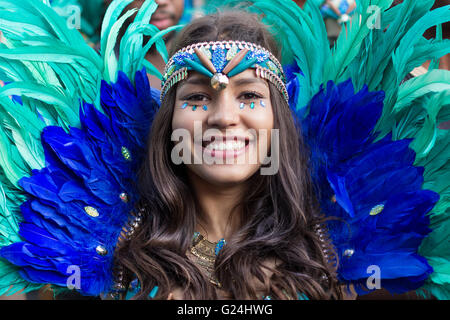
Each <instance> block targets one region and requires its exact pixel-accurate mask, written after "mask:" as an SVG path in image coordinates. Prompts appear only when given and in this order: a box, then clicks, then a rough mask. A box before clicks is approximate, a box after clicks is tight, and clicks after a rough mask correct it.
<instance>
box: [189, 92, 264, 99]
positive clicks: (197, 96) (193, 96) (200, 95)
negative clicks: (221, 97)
mask: <svg viewBox="0 0 450 320" xmlns="http://www.w3.org/2000/svg"><path fill="white" fill-rule="evenodd" d="M249 96H251V97H249ZM205 98H206V99H208V96H207V95H206V94H203V93H194V94H191V95H189V96H187V97H185V98H184V99H183V100H185V101H205ZM239 99H240V100H256V99H262V95H261V94H259V93H258V92H255V91H248V92H243V93H242V94H241V95H240V96H239Z"/></svg>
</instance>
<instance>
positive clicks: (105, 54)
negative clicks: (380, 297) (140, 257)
mask: <svg viewBox="0 0 450 320" xmlns="http://www.w3.org/2000/svg"><path fill="white" fill-rule="evenodd" d="M130 3H131V0H123V1H114V2H113V3H112V4H111V5H110V6H109V8H108V10H107V12H106V15H105V17H104V20H103V22H102V32H101V42H100V55H99V54H97V53H96V52H95V51H94V50H93V49H92V48H91V47H89V46H88V45H87V44H86V43H85V40H84V39H83V38H82V37H81V35H80V33H79V32H78V31H77V30H73V29H68V28H67V26H66V24H65V21H64V19H62V18H61V17H60V16H58V15H57V14H56V13H55V11H54V10H53V9H52V8H51V6H50V5H48V4H45V3H41V2H39V1H35V0H19V1H18V0H14V1H12V0H4V1H0V30H1V31H2V32H3V34H4V36H5V40H4V43H3V44H1V47H0V80H3V81H4V82H5V83H7V84H6V85H5V86H4V87H3V88H1V90H0V117H1V119H2V120H1V125H0V168H1V169H0V235H1V238H0V241H1V242H0V246H1V249H0V255H1V257H2V259H1V260H0V294H5V293H8V294H11V293H15V292H18V291H19V290H22V289H24V291H25V292H28V291H31V290H36V289H39V288H41V287H43V286H44V285H46V284H51V285H52V287H53V288H54V289H55V290H56V291H57V292H59V291H65V290H68V288H67V279H68V277H69V276H70V274H71V270H72V269H71V268H72V267H73V266H76V267H77V268H79V269H80V270H81V275H82V277H81V284H80V288H78V290H79V292H81V293H82V294H84V295H92V296H97V295H100V294H108V293H110V292H115V291H117V290H122V289H123V288H121V287H120V284H119V285H118V284H117V283H116V280H117V279H116V277H115V273H114V270H115V266H114V251H115V247H116V245H117V242H118V239H119V236H120V233H121V231H122V228H123V227H124V226H127V228H128V232H129V234H128V235H131V234H132V232H133V228H134V227H136V226H137V225H138V224H139V219H140V216H139V212H136V210H135V209H136V204H137V202H138V200H139V197H138V193H137V190H136V186H135V185H134V183H133V182H134V181H135V179H136V175H137V169H138V166H139V163H140V162H141V160H142V158H143V156H144V152H145V140H146V137H147V133H148V130H149V127H150V125H151V122H152V119H153V117H154V115H155V113H156V112H157V110H158V107H159V105H160V99H164V96H165V94H166V93H167V91H168V90H170V88H171V87H173V86H174V85H175V84H176V83H177V82H180V81H183V79H185V78H186V77H187V76H188V74H189V71H191V70H195V71H197V72H200V73H202V74H204V75H206V76H208V77H210V78H211V85H212V86H213V87H215V88H217V89H220V88H222V87H224V86H226V84H227V79H228V77H232V76H233V75H235V74H238V73H239V72H242V71H244V70H246V69H248V68H254V69H255V70H256V73H257V76H259V77H262V78H264V79H267V80H268V81H270V82H271V83H273V84H274V85H275V86H276V88H277V89H278V90H279V91H280V92H281V93H282V95H283V96H284V97H285V99H286V100H287V101H288V102H289V105H290V107H291V109H292V113H293V115H294V116H295V119H298V125H299V126H301V128H302V133H303V136H304V139H305V141H306V143H307V145H308V146H309V149H310V150H311V157H310V163H311V167H312V172H311V174H312V177H313V179H314V182H315V185H316V186H317V195H318V197H319V200H320V204H321V209H322V211H323V213H324V214H325V215H326V216H329V217H337V218H338V219H336V220H331V221H330V222H329V223H328V224H327V225H326V228H319V229H318V230H317V232H318V233H319V234H320V235H321V236H323V233H324V231H323V230H324V229H327V230H328V231H327V232H328V234H329V236H330V237H331V240H332V243H333V246H334V248H335V251H336V253H337V257H338V260H339V264H338V276H339V280H340V281H341V282H342V283H344V284H348V285H350V284H352V285H353V286H354V287H355V288H356V289H357V290H358V292H359V293H361V294H362V293H365V292H370V290H369V289H372V288H370V287H368V284H367V283H366V280H367V278H368V276H370V273H368V270H369V269H370V267H371V266H378V267H379V269H380V270H381V273H380V274H379V276H380V277H381V279H380V280H381V285H382V287H383V288H385V289H387V290H389V291H390V292H392V293H403V292H407V291H411V290H417V291H418V292H420V293H423V294H431V295H433V296H435V297H437V298H439V299H449V298H450V237H449V235H450V208H449V197H450V161H449V159H450V157H449V155H450V132H449V131H448V130H441V129H439V124H440V123H442V122H444V121H449V120H450V72H449V71H444V70H438V69H434V66H436V64H437V63H436V61H437V60H438V59H439V58H440V57H442V56H443V55H445V54H447V53H449V51H450V42H449V40H443V39H442V33H441V29H440V28H439V25H440V24H442V23H445V22H448V21H449V20H450V7H449V6H447V7H443V8H439V9H436V10H433V11H430V9H431V7H432V5H433V1H430V0H424V1H404V2H403V3H402V4H400V5H397V6H395V7H393V8H390V6H391V4H392V1H389V0H372V1H369V0H361V1H359V2H358V4H357V9H356V13H355V15H354V17H353V19H352V21H353V22H352V23H351V24H347V25H345V28H344V30H343V32H342V33H341V35H340V37H339V39H338V40H337V43H336V45H335V46H334V48H333V49H330V48H329V44H328V41H327V35H326V31H325V27H324V24H323V21H322V17H321V14H320V12H319V10H318V8H316V7H314V6H312V5H309V4H308V2H307V3H306V5H305V8H304V9H303V10H301V9H300V8H298V7H297V6H296V5H295V4H294V2H292V1H290V0H284V1H283V0H270V1H267V0H253V1H249V2H245V4H243V5H242V9H244V10H247V11H250V12H255V13H258V14H261V15H263V17H264V18H263V22H264V23H266V24H267V25H268V26H270V28H271V31H272V33H273V34H274V36H275V38H276V39H277V40H278V41H279V42H280V45H281V46H282V48H283V51H282V53H283V57H282V61H281V63H280V62H278V61H277V60H276V58H274V57H273V56H272V55H271V53H270V52H268V51H267V50H266V49H264V48H261V47H258V46H255V45H254V44H249V43H240V42H237V41H228V42H217V43H202V44H194V45H193V46H191V47H188V48H184V49H183V50H180V51H179V52H177V53H176V54H175V55H174V56H173V57H168V54H167V51H166V48H165V45H164V41H163V36H164V35H165V34H166V33H167V32H171V31H173V30H177V29H179V27H172V28H170V29H168V30H164V31H160V30H158V29H157V28H156V27H154V26H152V25H149V24H148V22H149V20H150V18H151V15H152V13H153V12H154V11H155V9H156V4H155V2H154V1H152V0H148V1H145V2H144V4H143V5H142V7H141V9H140V10H139V11H138V13H137V15H136V17H135V19H134V22H133V23H132V24H131V25H130V26H129V28H128V29H127V31H126V32H125V34H124V36H123V38H122V40H121V43H120V50H119V51H120V52H119V55H118V57H116V54H115V50H114V49H115V46H116V38H117V35H118V32H119V29H120V27H121V26H122V24H123V23H124V21H125V20H126V19H127V18H128V17H130V16H131V15H132V14H133V13H134V12H135V10H131V11H129V12H126V13H124V14H123V15H122V11H123V10H124V8H125V7H126V6H127V5H128V4H130ZM240 3H241V2H240V1H231V0H228V1H223V0H221V1H220V6H224V5H230V6H236V5H237V6H239V5H240ZM214 4H215V3H214V1H212V5H213V6H214ZM370 6H377V8H379V10H378V11H376V12H375V13H374V12H373V11H369V10H368V8H369V7H370ZM377 23H378V24H379V25H377ZM435 25H437V26H438V28H437V38H436V39H432V40H426V39H425V38H424V37H423V36H422V35H423V33H424V32H425V30H427V29H429V28H430V27H432V26H435ZM144 36H149V37H150V40H149V42H147V43H144ZM151 46H156V49H157V50H158V51H159V52H160V53H161V55H162V56H163V58H164V59H165V60H166V61H168V64H167V66H166V70H165V71H164V73H163V74H161V73H159V72H158V71H157V70H156V68H155V67H154V66H152V65H151V64H150V63H149V62H148V61H146V60H145V54H146V53H147V51H148V50H149V49H150V47H151ZM169 58H170V60H169ZM426 60H432V61H433V63H432V65H431V67H430V70H429V71H428V72H427V73H426V74H424V75H422V76H419V77H416V78H412V79H410V80H408V81H404V78H405V76H407V74H408V73H409V72H410V71H411V70H412V69H413V68H414V67H417V66H420V65H421V64H422V63H424V62H425V61H426ZM231 62H233V63H231ZM146 72H148V73H152V74H155V75H157V76H159V77H160V78H161V80H162V81H163V85H162V90H161V92H160V91H158V90H155V89H152V88H150V86H149V82H148V79H147V75H146ZM252 107H255V106H254V105H253V106H252ZM260 107H264V106H260ZM200 111H201V110H200ZM222 245H223V243H222ZM225 245H226V244H225ZM219 249H220V248H219ZM153 295H154V292H153Z"/></svg>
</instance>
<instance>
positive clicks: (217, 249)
mask: <svg viewBox="0 0 450 320" xmlns="http://www.w3.org/2000/svg"><path fill="white" fill-rule="evenodd" d="M225 243H226V241H225V239H223V238H222V239H220V240H219V242H217V244H216V248H215V249H214V253H215V254H216V256H217V255H218V254H219V252H220V250H222V248H223V246H224V245H225Z"/></svg>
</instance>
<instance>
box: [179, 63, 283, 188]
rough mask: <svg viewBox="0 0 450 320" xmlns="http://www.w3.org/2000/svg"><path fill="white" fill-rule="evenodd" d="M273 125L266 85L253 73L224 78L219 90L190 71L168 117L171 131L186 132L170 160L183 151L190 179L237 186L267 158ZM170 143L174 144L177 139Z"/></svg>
mask: <svg viewBox="0 0 450 320" xmlns="http://www.w3.org/2000/svg"><path fill="white" fill-rule="evenodd" d="M273 126H274V117H273V111H272V105H271V102H270V90H269V85H268V83H267V81H266V80H264V79H261V78H258V77H256V75H255V70H254V69H248V70H246V71H244V72H242V73H240V74H238V75H236V76H234V77H232V78H230V79H229V84H228V86H227V87H226V88H225V89H222V90H220V91H218V90H215V89H214V88H212V87H211V79H210V78H208V77H206V76H203V75H201V74H199V73H196V72H190V74H189V77H188V78H187V79H186V80H184V81H182V82H180V83H179V85H178V88H177V91H176V100H175V108H174V113H173V118H172V130H174V132H177V131H178V132H181V134H183V132H184V134H186V136H185V137H184V138H183V144H184V146H186V148H184V149H183V151H181V153H178V152H175V153H174V152H172V160H173V155H174V154H182V155H183V156H186V154H185V153H188V154H189V157H187V158H184V159H190V160H191V161H187V162H188V163H187V162H186V161H183V162H184V163H185V164H186V166H187V168H188V170H189V171H190V173H194V175H195V176H198V177H200V178H201V179H203V180H205V181H206V182H208V183H210V184H213V185H227V186H229V185H234V184H238V183H242V182H244V181H246V180H247V179H248V178H250V177H251V176H252V175H253V174H254V173H255V172H256V171H257V170H258V169H259V168H260V166H261V163H262V160H263V159H264V158H265V155H268V150H270V137H271V130H272V129H273ZM184 134H183V135H184ZM184 139H186V140H187V141H184ZM172 140H174V141H177V142H175V143H176V146H180V144H179V143H178V142H181V140H178V139H174V138H173V137H172ZM260 153H261V154H260Z"/></svg>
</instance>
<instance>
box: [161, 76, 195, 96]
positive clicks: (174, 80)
mask: <svg viewBox="0 0 450 320" xmlns="http://www.w3.org/2000/svg"><path fill="white" fill-rule="evenodd" d="M187 76H188V71H187V68H181V69H180V70H177V71H176V72H174V73H173V74H172V75H171V76H170V77H169V78H168V79H167V81H166V82H164V86H163V87H162V88H161V96H160V100H161V101H163V99H164V97H165V95H166V93H167V91H169V89H170V88H171V87H172V86H173V85H174V84H176V83H178V82H180V81H181V80H184V79H186V78H187Z"/></svg>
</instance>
